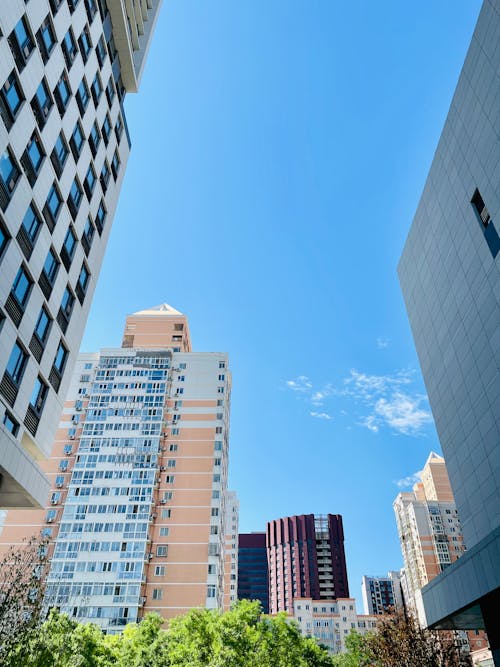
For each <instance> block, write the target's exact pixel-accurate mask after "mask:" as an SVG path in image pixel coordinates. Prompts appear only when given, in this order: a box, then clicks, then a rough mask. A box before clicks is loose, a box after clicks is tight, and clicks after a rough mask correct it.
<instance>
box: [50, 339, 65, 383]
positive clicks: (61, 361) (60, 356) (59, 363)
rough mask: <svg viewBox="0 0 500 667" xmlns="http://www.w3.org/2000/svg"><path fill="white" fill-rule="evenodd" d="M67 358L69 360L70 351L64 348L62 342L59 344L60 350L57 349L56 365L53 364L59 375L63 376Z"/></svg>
mask: <svg viewBox="0 0 500 667" xmlns="http://www.w3.org/2000/svg"><path fill="white" fill-rule="evenodd" d="M67 358H68V350H67V349H66V348H65V347H64V344H63V343H62V341H61V342H60V343H59V346H58V348H57V352H56V356H55V357H54V364H53V367H54V368H55V370H56V371H57V372H58V373H59V375H62V374H63V371H64V366H65V365H66V360H67Z"/></svg>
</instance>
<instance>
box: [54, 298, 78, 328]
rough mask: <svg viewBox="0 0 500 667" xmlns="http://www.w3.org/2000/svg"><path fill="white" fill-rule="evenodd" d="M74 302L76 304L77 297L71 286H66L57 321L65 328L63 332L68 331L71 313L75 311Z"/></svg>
mask: <svg viewBox="0 0 500 667" xmlns="http://www.w3.org/2000/svg"><path fill="white" fill-rule="evenodd" d="M74 304H75V297H74V296H73V294H72V292H71V290H70V289H69V287H66V289H65V290H64V294H63V296H62V299H61V307H60V309H59V314H58V316H57V322H58V324H59V326H60V327H61V329H62V330H63V333H66V329H67V327H68V323H69V319H70V317H71V313H72V312H73V306H74Z"/></svg>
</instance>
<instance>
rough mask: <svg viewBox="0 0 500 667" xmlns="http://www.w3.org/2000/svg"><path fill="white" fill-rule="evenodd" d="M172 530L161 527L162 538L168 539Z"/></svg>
mask: <svg viewBox="0 0 500 667" xmlns="http://www.w3.org/2000/svg"><path fill="white" fill-rule="evenodd" d="M169 532H170V529H169V528H168V527H167V526H161V528H160V537H168V534H169Z"/></svg>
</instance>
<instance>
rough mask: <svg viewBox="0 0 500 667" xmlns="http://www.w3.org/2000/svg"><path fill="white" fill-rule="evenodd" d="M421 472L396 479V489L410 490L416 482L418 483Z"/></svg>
mask: <svg viewBox="0 0 500 667" xmlns="http://www.w3.org/2000/svg"><path fill="white" fill-rule="evenodd" d="M420 475H421V471H420V470H419V471H418V472H415V473H413V475H408V477H402V478H401V479H396V480H395V481H394V484H395V485H396V486H397V487H398V489H408V488H411V487H412V486H413V485H414V484H416V483H417V482H420Z"/></svg>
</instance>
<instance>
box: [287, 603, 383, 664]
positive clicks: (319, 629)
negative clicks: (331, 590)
mask: <svg viewBox="0 0 500 667" xmlns="http://www.w3.org/2000/svg"><path fill="white" fill-rule="evenodd" d="M293 617H294V619H295V620H296V621H297V623H298V624H299V627H300V630H301V632H302V634H303V635H305V636H306V637H315V638H316V639H317V640H318V642H319V643H320V644H323V645H324V646H326V647H327V648H328V651H329V652H330V653H332V654H336V653H344V652H345V650H346V645H345V640H346V638H347V637H348V635H349V634H350V633H351V632H353V631H355V632H357V633H358V634H360V635H365V634H366V633H368V632H376V629H377V621H378V620H379V619H378V618H377V616H376V615H374V614H372V615H365V614H358V613H357V611H356V600H355V599H354V598H338V599H336V600H313V599H312V598H297V599H295V600H294V602H293Z"/></svg>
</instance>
